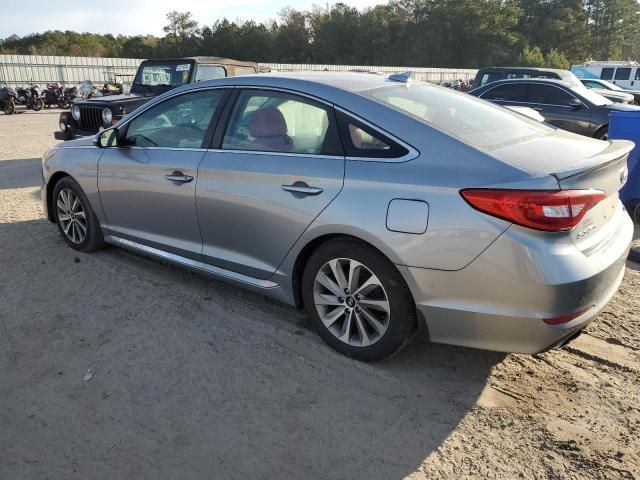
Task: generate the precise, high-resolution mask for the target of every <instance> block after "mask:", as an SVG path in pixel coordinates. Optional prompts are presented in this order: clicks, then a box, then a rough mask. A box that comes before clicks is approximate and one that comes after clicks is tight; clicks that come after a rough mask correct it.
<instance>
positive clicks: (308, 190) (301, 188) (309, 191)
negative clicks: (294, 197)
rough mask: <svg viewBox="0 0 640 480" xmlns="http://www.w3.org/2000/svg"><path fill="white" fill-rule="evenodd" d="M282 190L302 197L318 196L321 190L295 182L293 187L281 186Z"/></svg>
mask: <svg viewBox="0 0 640 480" xmlns="http://www.w3.org/2000/svg"><path fill="white" fill-rule="evenodd" d="M282 189H283V190H285V191H287V192H291V193H300V194H302V195H318V194H320V193H322V188H319V187H310V186H309V185H307V184H306V183H305V182H296V183H294V184H293V185H282Z"/></svg>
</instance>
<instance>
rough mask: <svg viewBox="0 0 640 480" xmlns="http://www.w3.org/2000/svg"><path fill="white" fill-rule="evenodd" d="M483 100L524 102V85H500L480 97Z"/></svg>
mask: <svg viewBox="0 0 640 480" xmlns="http://www.w3.org/2000/svg"><path fill="white" fill-rule="evenodd" d="M482 98H483V99H485V100H503V101H512V102H524V101H525V100H526V91H525V85H524V84H522V85H520V84H518V85H500V86H498V87H495V88H492V89H491V90H489V91H488V92H485V93H484V94H483V95H482Z"/></svg>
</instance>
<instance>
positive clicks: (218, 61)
mask: <svg viewBox="0 0 640 480" xmlns="http://www.w3.org/2000/svg"><path fill="white" fill-rule="evenodd" d="M184 60H191V61H194V62H195V63H207V64H209V63H215V64H222V65H240V66H247V67H256V68H257V66H258V64H257V63H256V62H245V61H242V60H235V59H233V58H226V57H205V56H201V57H175V58H149V59H147V60H145V62H158V63H159V62H180V61H184Z"/></svg>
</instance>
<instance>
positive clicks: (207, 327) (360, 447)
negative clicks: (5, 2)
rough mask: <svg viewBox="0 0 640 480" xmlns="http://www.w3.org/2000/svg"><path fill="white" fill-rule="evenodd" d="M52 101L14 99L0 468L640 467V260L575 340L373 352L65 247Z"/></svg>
mask: <svg viewBox="0 0 640 480" xmlns="http://www.w3.org/2000/svg"><path fill="white" fill-rule="evenodd" d="M57 115H58V114H57V113H56V112H41V113H38V114H34V113H25V114H22V115H14V116H10V117H7V116H4V115H0V323H1V325H0V479H2V480H14V479H29V480H30V479H37V480H39V479H52V480H54V479H61V480H62V479H64V480H69V479H83V480H86V479H143V478H149V479H176V478H180V479H183V480H187V479H205V478H220V479H236V478H238V479H248V478H251V479H283V478H300V479H313V478H318V479H368V480H372V479H400V478H410V479H427V478H429V479H443V478H455V479H458V478H467V477H476V478H508V479H512V478H536V479H542V478H574V479H592V478H593V479H595V478H607V479H615V478H640V402H639V400H640V313H639V312H640V271H638V269H639V268H640V266H639V265H638V264H632V263H629V264H628V267H629V268H628V271H627V274H626V277H625V280H624V283H623V285H622V287H621V289H620V292H619V293H618V294H617V296H616V297H615V298H614V299H613V301H612V302H611V304H610V305H609V306H608V307H607V308H606V310H605V311H604V312H603V313H602V314H601V315H600V316H599V317H598V318H597V319H596V321H595V322H593V323H592V324H591V325H590V326H589V327H588V328H587V330H586V334H584V335H582V336H581V337H580V338H579V339H578V340H576V341H575V342H574V343H572V344H570V346H568V347H567V348H565V349H563V350H555V351H551V352H548V353H544V354H542V355H538V356H526V355H503V354H498V353H491V352H483V351H477V350H470V349H463V348H454V347H447V346H441V345H429V344H425V343H422V342H414V343H413V344H412V345H411V346H410V347H409V348H408V349H407V350H405V351H404V352H402V353H401V354H400V355H398V356H396V357H394V358H393V359H391V360H389V361H386V362H383V363H379V364H371V365H366V364H362V363H358V362H355V361H351V360H349V359H347V358H345V357H342V356H340V355H338V354H336V353H334V352H333V351H332V350H330V349H329V348H328V347H327V346H325V345H324V344H323V343H322V342H321V340H320V339H319V337H318V336H317V335H315V334H314V333H313V332H312V331H310V329H309V327H308V325H307V322H306V320H305V319H304V316H303V315H301V314H300V313H298V312H296V311H295V310H293V309H292V308H289V307H287V306H285V305H280V304H277V303H274V302H271V301H269V300H266V299H264V298H263V297H260V296H258V295H255V294H252V293H248V292H245V291H242V290H239V289H236V288H233V287H230V286H228V285H226V284H224V283H220V282H217V281H213V280H211V279H209V278H206V277H203V276H200V275H197V274H194V273H190V272H187V271H184V270H181V269H179V268H177V267H174V266H171V265H167V264H164V263H161V262H158V261H155V260H149V259H147V258H144V257H141V256H137V255H134V254H131V253H128V252H126V251H124V250H120V249H117V248H107V249H105V250H102V251H99V252H97V253H94V254H89V255H85V254H79V253H77V252H75V251H73V250H71V249H70V248H68V247H66V246H65V244H64V243H63V241H62V239H61V238H60V237H59V235H58V232H57V230H56V228H55V226H54V225H52V224H50V223H49V222H47V221H46V220H45V219H44V218H43V216H42V211H41V209H40V206H39V199H38V198H39V184H40V171H39V168H40V156H41V154H42V152H43V150H44V149H45V148H46V147H48V146H49V145H51V144H53V143H54V140H53V139H52V132H53V130H54V129H55V128H56V125H57ZM5 333H6V337H5Z"/></svg>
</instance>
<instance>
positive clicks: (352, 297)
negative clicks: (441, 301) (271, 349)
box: [302, 240, 416, 361]
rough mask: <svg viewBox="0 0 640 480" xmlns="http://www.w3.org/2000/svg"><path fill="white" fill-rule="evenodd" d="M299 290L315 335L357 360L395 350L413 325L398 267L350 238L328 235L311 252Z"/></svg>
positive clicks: (411, 304)
mask: <svg viewBox="0 0 640 480" xmlns="http://www.w3.org/2000/svg"><path fill="white" fill-rule="evenodd" d="M302 295H303V301H304V305H305V308H306V310H307V313H308V315H309V316H310V318H311V321H312V323H313V325H314V327H315V328H316V330H317V331H318V333H319V334H320V336H321V337H322V338H323V339H324V340H325V341H326V342H327V343H328V344H329V345H330V346H331V347H333V348H334V349H335V350H337V351H339V352H341V353H343V354H345V355H347V356H349V357H353V358H355V359H358V360H362V361H376V360H382V359H384V358H387V357H389V356H391V355H393V354H395V353H396V352H398V351H399V350H400V349H401V348H402V347H404V346H405V345H406V344H407V343H408V342H409V340H410V339H411V338H412V337H413V334H414V333H415V330H416V313H415V306H414V302H413V298H412V297H411V292H410V291H409V288H408V287H407V285H406V283H405V282H404V279H403V278H402V276H401V275H400V272H398V270H397V269H396V268H395V266H394V265H393V264H392V263H391V262H390V261H389V260H388V259H386V258H385V257H384V256H382V255H381V254H380V253H378V252H377V251H375V250H374V249H372V248H370V247H369V246H367V245H365V244H363V243H360V242H358V241H355V240H334V241H331V242H328V243H326V244H324V245H323V246H321V247H320V248H319V249H318V250H316V251H315V252H314V253H313V255H312V256H311V258H310V259H309V261H308V262H307V265H306V267H305V270H304V274H303V278H302Z"/></svg>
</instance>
